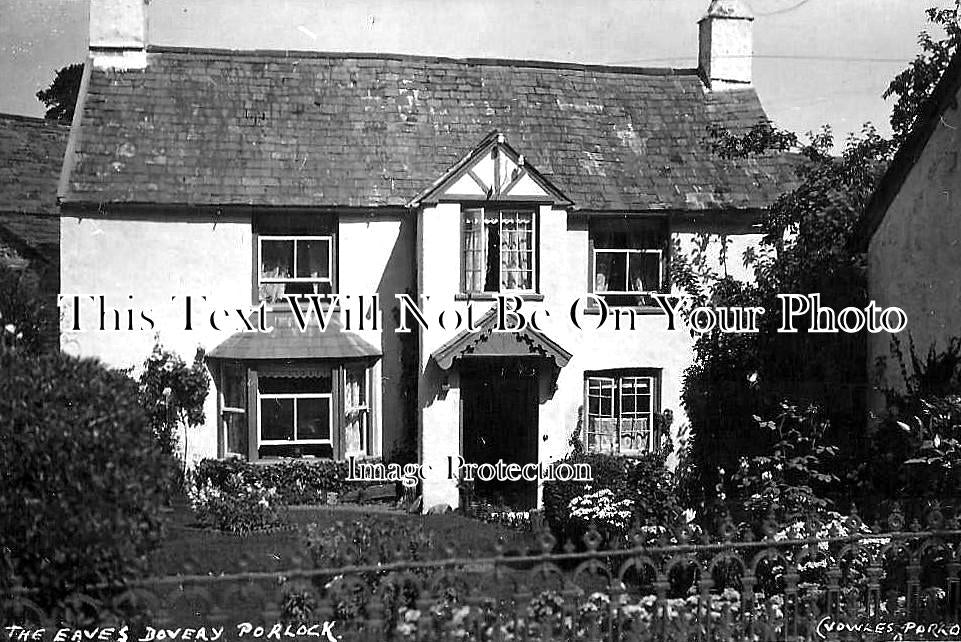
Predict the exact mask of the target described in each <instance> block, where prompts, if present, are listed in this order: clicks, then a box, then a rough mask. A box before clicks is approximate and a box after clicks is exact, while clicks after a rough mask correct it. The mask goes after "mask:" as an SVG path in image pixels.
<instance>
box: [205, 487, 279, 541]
mask: <svg viewBox="0 0 961 642" xmlns="http://www.w3.org/2000/svg"><path fill="white" fill-rule="evenodd" d="M187 494H188V497H189V498H190V507H191V509H193V511H194V514H195V515H196V517H197V521H198V522H199V523H200V524H201V525H203V526H207V527H210V528H215V529H217V530H220V531H225V532H229V533H240V534H245V533H250V532H252V531H260V530H265V529H268V528H275V527H277V526H280V525H281V524H282V523H283V521H284V516H283V508H284V503H283V501H282V499H281V498H280V496H279V495H278V493H277V489H276V488H273V487H266V486H264V485H263V484H262V483H260V482H257V481H255V482H252V483H245V481H244V479H243V477H242V476H240V475H232V476H231V477H229V478H228V479H227V480H226V482H225V483H224V484H223V485H222V486H217V485H214V484H213V483H212V482H210V480H205V481H203V482H202V483H200V484H197V483H194V484H192V485H191V486H190V488H189V489H188V491H187Z"/></svg>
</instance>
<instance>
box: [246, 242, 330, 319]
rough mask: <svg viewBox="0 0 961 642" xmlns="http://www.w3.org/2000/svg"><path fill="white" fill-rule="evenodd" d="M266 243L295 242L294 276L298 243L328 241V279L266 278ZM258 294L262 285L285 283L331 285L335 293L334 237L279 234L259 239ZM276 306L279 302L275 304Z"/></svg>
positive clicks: (292, 268)
mask: <svg viewBox="0 0 961 642" xmlns="http://www.w3.org/2000/svg"><path fill="white" fill-rule="evenodd" d="M264 241H293V243H294V254H293V257H292V259H291V260H292V261H293V263H292V264H291V270H292V271H293V273H294V274H297V244H298V243H297V242H298V241H326V242H327V275H328V276H326V277H298V276H293V277H288V278H281V277H264V276H263V267H264ZM256 270H257V292H258V293H259V292H260V286H261V285H269V284H283V283H329V284H330V291H331V292H332V293H333V292H334V237H333V235H330V234H322V235H319V236H303V235H298V234H288V235H277V234H267V235H261V236H258V237H257V265H256ZM273 304H274V305H276V304H277V302H276V301H275V302H273Z"/></svg>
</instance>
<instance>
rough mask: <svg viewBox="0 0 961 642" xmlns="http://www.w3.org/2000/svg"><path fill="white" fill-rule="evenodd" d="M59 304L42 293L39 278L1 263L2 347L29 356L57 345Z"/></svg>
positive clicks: (0, 325)
mask: <svg viewBox="0 0 961 642" xmlns="http://www.w3.org/2000/svg"><path fill="white" fill-rule="evenodd" d="M57 315H58V310H57V306H56V302H54V301H47V300H46V299H45V297H44V296H43V295H42V294H41V293H40V290H39V283H38V279H37V277H36V275H35V274H34V273H33V272H30V271H27V270H22V271H20V270H13V269H11V268H10V267H8V266H6V265H4V264H3V262H2V261H0V344H5V345H7V346H11V345H12V346H14V347H16V348H18V349H20V350H24V351H26V352H30V353H34V354H37V353H40V352H43V351H44V350H45V349H47V348H50V347H52V346H56V341H55V339H56V337H57V321H58V316H57Z"/></svg>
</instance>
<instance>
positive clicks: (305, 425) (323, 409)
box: [297, 398, 330, 440]
mask: <svg viewBox="0 0 961 642" xmlns="http://www.w3.org/2000/svg"><path fill="white" fill-rule="evenodd" d="M297 439H298V440H301V439H330V399H329V398H322V399H298V400H297Z"/></svg>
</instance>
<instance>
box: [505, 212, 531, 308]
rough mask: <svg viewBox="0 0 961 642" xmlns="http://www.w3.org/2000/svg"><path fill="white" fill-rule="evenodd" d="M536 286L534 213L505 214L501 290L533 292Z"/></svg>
mask: <svg viewBox="0 0 961 642" xmlns="http://www.w3.org/2000/svg"><path fill="white" fill-rule="evenodd" d="M533 283H534V218H533V214H531V213H530V212H503V213H502V214H501V287H502V288H503V289H506V290H531V289H533Z"/></svg>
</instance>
